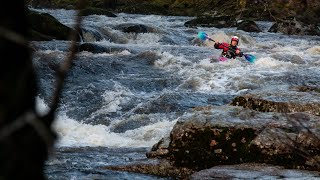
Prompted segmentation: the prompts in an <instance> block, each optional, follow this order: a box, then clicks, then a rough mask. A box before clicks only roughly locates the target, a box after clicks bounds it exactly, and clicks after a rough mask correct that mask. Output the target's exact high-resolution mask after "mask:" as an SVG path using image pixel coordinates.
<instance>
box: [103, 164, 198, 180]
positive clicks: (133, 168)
mask: <svg viewBox="0 0 320 180" xmlns="http://www.w3.org/2000/svg"><path fill="white" fill-rule="evenodd" d="M104 169H109V170H115V171H129V172H137V173H143V174H152V175H156V176H160V177H173V178H175V179H184V178H187V177H189V176H190V175H191V174H193V173H194V171H193V170H192V169H188V168H183V167H176V166H173V165H172V164H171V163H170V162H168V161H161V162H159V163H156V164H132V165H124V166H106V167H104Z"/></svg>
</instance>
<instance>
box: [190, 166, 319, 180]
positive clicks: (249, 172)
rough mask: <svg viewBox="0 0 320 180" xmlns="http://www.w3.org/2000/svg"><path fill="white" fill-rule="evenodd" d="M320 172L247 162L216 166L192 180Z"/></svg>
mask: <svg viewBox="0 0 320 180" xmlns="http://www.w3.org/2000/svg"><path fill="white" fill-rule="evenodd" d="M319 176H320V174H319V172H310V171H303V170H291V169H290V170H287V169H284V168H283V167H279V166H271V165H266V164H256V163H250V164H248V163H245V164H238V165H224V166H215V167H213V168H210V169H205V170H202V171H199V172H196V173H194V174H192V175H191V176H190V177H189V179H190V180H203V179H291V178H292V179H304V178H306V177H308V178H310V179H313V178H319Z"/></svg>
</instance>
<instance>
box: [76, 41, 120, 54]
mask: <svg viewBox="0 0 320 180" xmlns="http://www.w3.org/2000/svg"><path fill="white" fill-rule="evenodd" d="M78 49H79V51H88V52H92V53H104V52H105V53H115V52H121V51H124V50H125V49H124V48H118V47H104V46H101V45H98V44H93V43H84V44H81V45H79V46H78Z"/></svg>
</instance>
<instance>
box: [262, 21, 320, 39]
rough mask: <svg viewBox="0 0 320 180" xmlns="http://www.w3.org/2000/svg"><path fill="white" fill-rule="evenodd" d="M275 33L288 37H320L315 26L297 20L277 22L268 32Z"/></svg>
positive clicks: (319, 31) (319, 32)
mask: <svg viewBox="0 0 320 180" xmlns="http://www.w3.org/2000/svg"><path fill="white" fill-rule="evenodd" d="M268 32H273V33H279V32H280V33H283V34H288V35H312V36H319V35H320V30H319V28H318V27H317V25H315V24H305V23H302V22H299V21H296V20H284V21H281V22H277V23H275V24H274V25H272V27H271V28H270V29H269V30H268Z"/></svg>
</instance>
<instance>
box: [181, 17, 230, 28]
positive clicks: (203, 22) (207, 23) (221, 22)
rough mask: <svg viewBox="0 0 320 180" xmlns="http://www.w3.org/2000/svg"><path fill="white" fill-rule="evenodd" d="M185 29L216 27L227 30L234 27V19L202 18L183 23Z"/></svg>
mask: <svg viewBox="0 0 320 180" xmlns="http://www.w3.org/2000/svg"><path fill="white" fill-rule="evenodd" d="M184 25H185V26H186V27H199V26H201V27H216V28H228V27H235V26H236V19H235V18H234V17H233V16H203V17H198V18H196V19H193V20H190V21H187V22H185V24H184Z"/></svg>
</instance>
